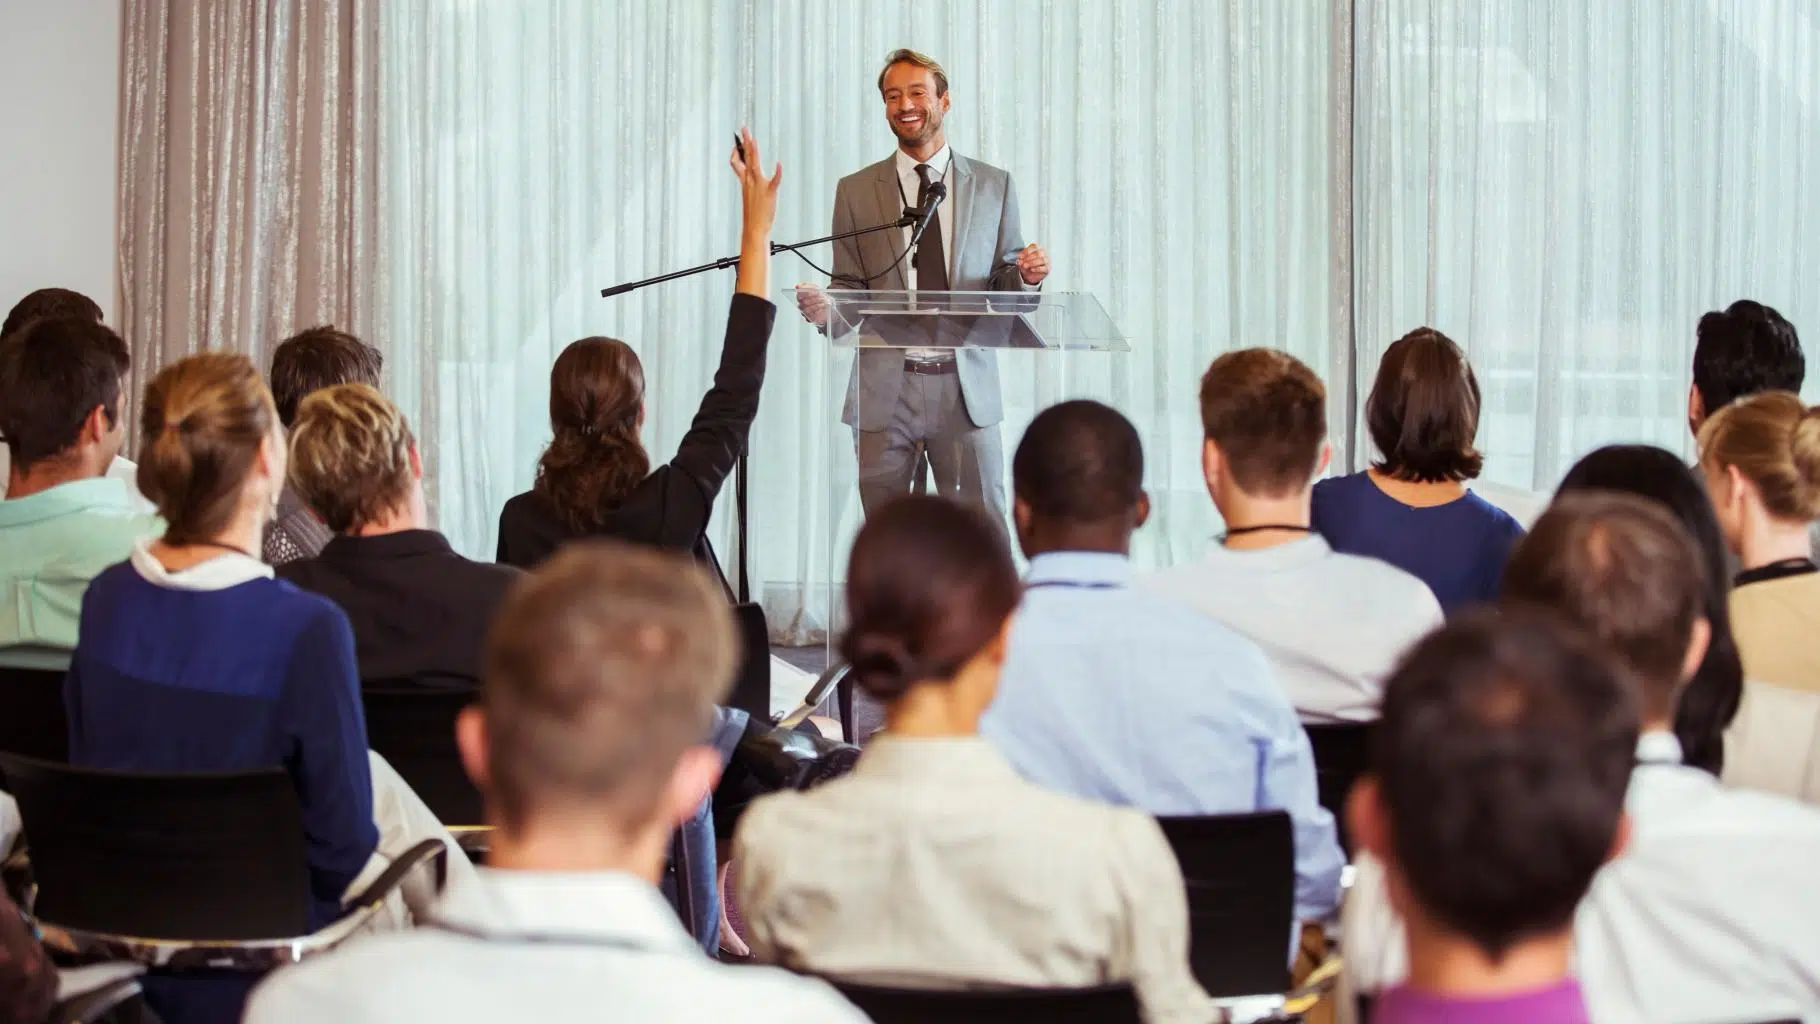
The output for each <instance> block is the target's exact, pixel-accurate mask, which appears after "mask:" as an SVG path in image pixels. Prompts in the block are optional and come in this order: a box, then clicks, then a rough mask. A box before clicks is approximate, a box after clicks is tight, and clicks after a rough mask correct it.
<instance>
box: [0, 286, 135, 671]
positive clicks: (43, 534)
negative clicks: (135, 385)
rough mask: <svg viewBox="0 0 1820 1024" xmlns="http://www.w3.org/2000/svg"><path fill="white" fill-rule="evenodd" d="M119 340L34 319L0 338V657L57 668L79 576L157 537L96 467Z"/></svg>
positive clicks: (117, 375)
mask: <svg viewBox="0 0 1820 1024" xmlns="http://www.w3.org/2000/svg"><path fill="white" fill-rule="evenodd" d="M127 366H128V356H127V351H126V343H125V342H123V341H121V340H120V336H119V335H118V334H115V333H114V332H113V331H112V330H110V329H109V328H107V327H105V326H103V325H102V324H99V323H94V322H90V321H87V320H83V319H77V318H55V319H45V320H37V321H34V322H32V323H30V324H28V325H27V326H25V327H24V328H22V329H20V330H19V331H17V332H16V333H14V334H11V335H8V336H7V337H6V338H5V339H4V341H0V435H3V436H4V437H5V438H6V447H7V449H8V451H9V452H10V454H11V456H12V458H11V463H10V465H9V466H8V469H7V488H6V500H4V501H0V665H5V666H10V667H15V668H51V669H57V668H65V667H67V666H68V665H69V652H70V651H71V650H72V649H74V648H75V646H76V633H77V623H78V620H79V619H80V617H81V613H82V595H83V594H84V593H85V592H86V591H87V590H88V585H89V581H90V580H92V579H94V578H95V576H97V575H98V574H100V572H101V571H102V570H103V569H106V568H107V567H108V566H110V565H116V564H118V563H120V562H124V561H126V559H127V556H128V555H129V554H130V553H131V552H132V549H133V544H134V543H135V542H136V541H138V540H140V539H141V538H144V537H151V536H155V535H157V534H158V533H159V532H161V530H162V524H161V523H160V522H159V520H158V518H157V517H156V516H151V515H145V514H143V513H141V512H139V511H138V509H137V504H136V500H135V498H136V496H135V495H134V493H133V492H132V491H131V489H129V488H128V487H127V486H126V482H125V481H123V480H120V479H119V478H117V477H112V476H109V475H108V474H107V471H108V466H109V464H111V463H112V462H113V461H114V459H115V457H116V456H118V455H119V454H120V446H121V442H122V440H123V438H124V437H125V424H124V423H123V422H122V421H121V413H122V409H121V401H120V397H121V395H120V393H121V379H122V377H123V376H124V375H125V374H126V371H127Z"/></svg>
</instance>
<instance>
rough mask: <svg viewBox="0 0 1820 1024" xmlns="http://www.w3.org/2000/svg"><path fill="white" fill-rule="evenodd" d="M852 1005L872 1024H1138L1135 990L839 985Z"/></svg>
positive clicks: (1116, 987)
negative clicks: (1033, 1023) (947, 989)
mask: <svg viewBox="0 0 1820 1024" xmlns="http://www.w3.org/2000/svg"><path fill="white" fill-rule="evenodd" d="M833 984H834V987H835V988H837V989H839V990H840V993H841V995H843V996H846V997H847V1001H848V1002H850V1003H852V1004H853V1005H854V1006H857V1007H859V1009H860V1012H862V1013H864V1014H865V1015H866V1016H868V1017H870V1018H872V1021H873V1024H1000V1022H1002V1021H1025V1020H1028V1021H1042V1022H1043V1024H1138V1022H1139V1021H1141V1020H1142V1019H1143V1017H1142V1016H1141V1014H1140V1013H1139V1010H1138V999H1137V993H1136V992H1134V991H1133V990H1132V988H1131V986H1130V985H1105V986H1101V987H1097V988H1079V989H1068V988H1056V989H1046V988H1045V989H1006V990H994V991H969V992H943V991H936V990H929V989H907V988H880V987H877V986H873V985H852V984H847V983H845V982H840V981H835V982H833Z"/></svg>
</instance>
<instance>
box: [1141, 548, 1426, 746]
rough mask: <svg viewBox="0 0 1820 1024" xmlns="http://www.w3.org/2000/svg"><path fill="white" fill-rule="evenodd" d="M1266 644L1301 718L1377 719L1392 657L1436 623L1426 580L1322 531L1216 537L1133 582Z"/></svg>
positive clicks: (1319, 720)
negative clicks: (1275, 540)
mask: <svg viewBox="0 0 1820 1024" xmlns="http://www.w3.org/2000/svg"><path fill="white" fill-rule="evenodd" d="M1139 585H1140V586H1146V587H1149V588H1151V589H1153V590H1155V591H1157V592H1158V593H1162V594H1167V595H1169V596H1170V597H1174V598H1176V599H1177V600H1180V601H1183V602H1186V603H1187V604H1189V605H1192V606H1193V607H1195V608H1197V609H1199V610H1200V611H1201V612H1202V613H1203V614H1206V615H1211V616H1213V617H1214V618H1216V619H1218V620H1220V621H1221V622H1224V623H1225V624H1226V625H1228V626H1230V627H1232V628H1233V629H1234V630H1236V631H1238V632H1239V633H1241V634H1243V635H1245V636H1247V637H1249V638H1251V640H1252V642H1253V643H1255V644H1257V645H1258V646H1259V647H1262V648H1263V649H1264V654H1265V655H1266V656H1267V657H1269V659H1270V662H1271V665H1272V666H1273V667H1274V668H1275V669H1276V677H1277V682H1278V684H1279V685H1281V686H1282V687H1283V692H1284V693H1285V694H1286V695H1287V696H1288V697H1289V702H1290V703H1291V704H1293V705H1295V709H1296V712H1297V713H1298V714H1299V715H1300V716H1301V718H1302V721H1304V722H1315V723H1331V722H1366V721H1371V720H1373V719H1375V718H1377V717H1378V705H1379V704H1380V703H1382V701H1383V697H1384V680H1385V679H1386V678H1387V677H1388V676H1389V675H1390V672H1391V670H1392V669H1393V668H1395V667H1396V663H1397V659H1399V658H1401V657H1402V656H1403V652H1404V651H1406V650H1408V649H1409V647H1410V646H1411V645H1412V644H1414V643H1415V642H1416V641H1417V640H1420V639H1421V638H1422V637H1424V636H1426V635H1427V634H1428V633H1429V632H1430V631H1431V630H1434V629H1437V628H1439V627H1440V625H1441V623H1442V615H1441V606H1440V604H1439V603H1438V602H1436V600H1435V596H1434V593H1433V591H1430V590H1429V589H1428V585H1427V584H1425V583H1423V582H1422V581H1421V580H1419V579H1417V578H1416V577H1414V576H1411V575H1410V574H1409V573H1406V572H1404V571H1403V570H1401V569H1398V568H1397V567H1395V566H1393V565H1391V564H1390V563H1388V562H1380V561H1378V560H1377V559H1375V558H1361V557H1359V556H1357V555H1343V554H1339V553H1338V552H1335V551H1334V550H1333V548H1331V547H1329V546H1328V544H1327V541H1326V540H1324V539H1322V538H1321V537H1320V536H1319V535H1310V536H1308V537H1304V538H1302V539H1301V540H1297V541H1293V542H1291V543H1288V544H1280V545H1278V546H1276V547H1273V548H1261V549H1258V550H1243V551H1239V550H1233V549H1230V548H1227V547H1226V546H1225V545H1224V544H1221V543H1220V542H1219V541H1217V540H1216V541H1214V542H1213V543H1212V544H1211V545H1210V546H1209V547H1208V550H1207V557H1206V558H1204V559H1202V560H1201V561H1200V562H1198V563H1194V564H1189V565H1179V566H1175V567H1174V568H1170V569H1164V570H1161V571H1159V572H1154V573H1151V574H1149V575H1148V576H1144V577H1140V578H1139Z"/></svg>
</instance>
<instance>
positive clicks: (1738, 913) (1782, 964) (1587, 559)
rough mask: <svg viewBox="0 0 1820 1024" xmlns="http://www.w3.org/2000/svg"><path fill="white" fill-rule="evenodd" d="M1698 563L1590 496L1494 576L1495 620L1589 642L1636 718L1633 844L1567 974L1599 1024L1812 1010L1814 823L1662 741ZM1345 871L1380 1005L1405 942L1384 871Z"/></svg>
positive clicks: (1369, 980)
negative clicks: (1351, 874) (1727, 781)
mask: <svg viewBox="0 0 1820 1024" xmlns="http://www.w3.org/2000/svg"><path fill="white" fill-rule="evenodd" d="M1700 563H1701V557H1700V552H1699V550H1698V549H1697V548H1696V547H1695V546H1694V542H1693V540H1692V539H1691V538H1690V537H1689V536H1688V534H1687V531H1686V530H1685V529H1683V528H1682V527H1681V525H1680V524H1679V523H1678V522H1676V521H1675V519H1674V517H1673V516H1671V515H1670V514H1669V513H1668V512H1666V511H1665V510H1663V509H1662V508H1661V507H1660V506H1658V505H1655V504H1653V503H1650V502H1647V501H1644V500H1643V499H1640V498H1637V497H1633V496H1631V495H1626V494H1613V493H1584V494H1567V495H1562V496H1560V497H1559V498H1558V499H1556V502H1555V504H1554V506H1553V507H1552V508H1551V509H1550V510H1549V511H1548V512H1547V513H1546V514H1545V515H1543V516H1542V518H1541V519H1540V520H1538V521H1537V522H1536V523H1535V525H1534V527H1532V529H1531V530H1530V534H1529V536H1528V537H1527V538H1526V539H1524V541H1523V542H1522V543H1521V544H1519V545H1518V546H1517V550H1516V551H1515V552H1514V553H1513V554H1512V556H1511V561H1510V564H1509V565H1508V566H1506V567H1505V571H1504V591H1503V598H1502V602H1503V604H1504V605H1505V606H1539V607H1543V608H1547V609H1552V610H1553V611H1555V612H1556V613H1558V614H1560V615H1561V616H1562V617H1563V618H1564V619H1565V620H1567V621H1568V622H1570V623H1574V624H1577V625H1578V626H1579V627H1580V628H1582V629H1584V630H1586V631H1588V632H1590V633H1591V634H1592V637H1593V639H1594V640H1595V641H1596V642H1597V643H1598V645H1599V647H1600V648H1601V649H1602V650H1603V651H1604V652H1605V654H1606V655H1607V656H1609V657H1611V658H1613V659H1614V660H1615V661H1616V662H1617V666H1618V667H1619V668H1620V669H1622V670H1623V676H1622V678H1623V679H1625V680H1626V681H1627V682H1628V684H1629V685H1631V686H1632V687H1633V688H1634V695H1635V698H1636V701H1637V704H1638V708H1639V711H1640V713H1641V717H1642V734H1641V736H1640V738H1639V739H1638V741H1637V748H1636V762H1637V764H1636V768H1635V770H1634V771H1633V773H1632V775H1631V782H1630V788H1629V791H1628V792H1627V794H1626V796H1625V811H1626V813H1627V814H1628V816H1629V819H1630V823H1631V830H1630V843H1629V844H1628V846H1627V847H1626V849H1625V851H1624V853H1623V855H1622V856H1620V857H1618V858H1617V859H1615V860H1614V861H1612V862H1611V863H1610V864H1608V865H1607V866H1606V867H1605V868H1604V869H1602V870H1601V871H1600V872H1599V874H1598V876H1597V877H1596V878H1595V879H1594V881H1593V886H1592V889H1591V891H1590V892H1588V894H1587V896H1586V898H1585V899H1584V900H1583V901H1582V902H1581V904H1580V907H1579V909H1578V911H1577V912H1576V914H1575V916H1574V947H1575V957H1576V964H1575V967H1576V973H1577V975H1578V977H1579V979H1580V984H1581V986H1582V988H1583V989H1584V992H1585V998H1586V1005H1587V1008H1588V1009H1589V1010H1590V1011H1591V1018H1592V1019H1593V1020H1599V1021H1607V1020H1609V1021H1649V1022H1651V1024H1704V1022H1715V1021H1756V1020H1777V1019H1782V1018H1795V1017H1800V1016H1803V1015H1806V1014H1809V1013H1811V1012H1812V1011H1813V1009H1814V1008H1815V1007H1816V1006H1820V945H1817V944H1816V943H1815V942H1814V941H1813V923H1814V921H1815V920H1817V919H1820V889H1816V888H1815V887H1814V886H1811V885H1808V884H1807V881H1808V879H1809V878H1810V877H1811V875H1812V873H1813V864H1814V861H1815V859H1816V857H1820V812H1816V811H1815V810H1814V809H1813V808H1809V807H1805V806H1802V805H1801V804H1798V803H1794V802H1793V801H1789V800H1785V799H1782V798H1780V797H1776V796H1771V795H1769V794H1765V793H1751V792H1745V791H1742V790H1736V789H1726V788H1724V787H1722V786H1721V785H1720V784H1719V781H1718V780H1717V779H1715V778H1713V777H1712V776H1711V775H1710V774H1708V773H1706V772H1702V771H1699V770H1697V769H1694V768H1690V767H1688V766H1686V765H1684V764H1682V763H1681V745H1680V743H1678V742H1677V741H1676V740H1675V736H1674V733H1673V732H1672V731H1670V726H1671V724H1672V722H1673V720H1674V705H1675V700H1676V697H1677V695H1678V693H1679V691H1680V688H1681V686H1682V684H1683V683H1684V682H1685V680H1686V679H1687V678H1689V677H1690V676H1691V675H1692V674H1693V673H1694V671H1695V670H1696V668H1697V667H1698V666H1699V664H1700V662H1701V659H1702V658H1703V657H1704V655H1705V648H1706V644H1707V638H1708V637H1709V635H1710V633H1711V627H1710V625H1709V624H1708V623H1707V621H1706V618H1705V616H1704V615H1703V614H1702V612H1701V607H1702V604H1703V592H1702V589H1701V588H1702V578H1703V570H1702V568H1701V564H1700ZM1474 831H1476V829H1474ZM1558 848H1559V847H1558V845H1557V846H1554V847H1551V849H1558ZM1357 867H1358V872H1357V876H1356V879H1355V881H1354V885H1353V888H1352V891H1351V893H1350V894H1349V895H1348V897H1347V900H1346V910H1345V915H1344V918H1345V932H1346V938H1345V949H1346V964H1347V970H1348V971H1349V972H1350V973H1351V975H1352V977H1353V979H1354V981H1355V983H1356V987H1357V988H1358V989H1359V990H1360V991H1364V992H1376V991H1380V990H1382V989H1384V988H1386V987H1387V986H1390V985H1393V984H1395V983H1397V982H1400V981H1402V980H1403V979H1404V976H1405V975H1406V973H1407V966H1406V961H1405V959H1404V956H1403V945H1404V937H1403V927H1402V925H1401V923H1399V922H1398V921H1397V919H1396V915H1395V914H1394V912H1393V908H1392V906H1391V904H1390V902H1389V899H1390V897H1387V895H1386V883H1385V878H1384V873H1383V869H1382V866H1381V865H1380V864H1379V862H1378V861H1377V860H1376V859H1375V858H1373V857H1371V856H1369V855H1363V856H1361V857H1360V858H1359V860H1358V865H1357ZM1485 877H1487V878H1501V877H1502V876H1498V875H1492V874H1487V875H1486V876H1485ZM1393 888H1394V887H1393Z"/></svg>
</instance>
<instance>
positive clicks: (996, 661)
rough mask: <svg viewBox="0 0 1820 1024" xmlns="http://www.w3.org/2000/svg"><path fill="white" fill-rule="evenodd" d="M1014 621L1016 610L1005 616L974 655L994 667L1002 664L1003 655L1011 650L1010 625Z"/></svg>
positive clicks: (1003, 662) (1015, 619)
mask: <svg viewBox="0 0 1820 1024" xmlns="http://www.w3.org/2000/svg"><path fill="white" fill-rule="evenodd" d="M1016 621H1017V612H1012V613H1011V614H1010V615H1007V616H1005V621H1004V622H1001V623H999V627H998V632H997V633H995V634H993V637H992V639H991V640H989V641H987V643H986V646H985V647H984V648H982V649H981V650H980V652H979V654H978V655H976V657H978V658H979V659H981V660H982V661H984V662H986V663H987V664H989V665H991V666H993V667H994V668H998V667H1001V666H1003V665H1004V664H1005V656H1006V655H1007V654H1008V653H1009V652H1010V650H1011V626H1012V624H1013V623H1015V622H1016Z"/></svg>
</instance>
